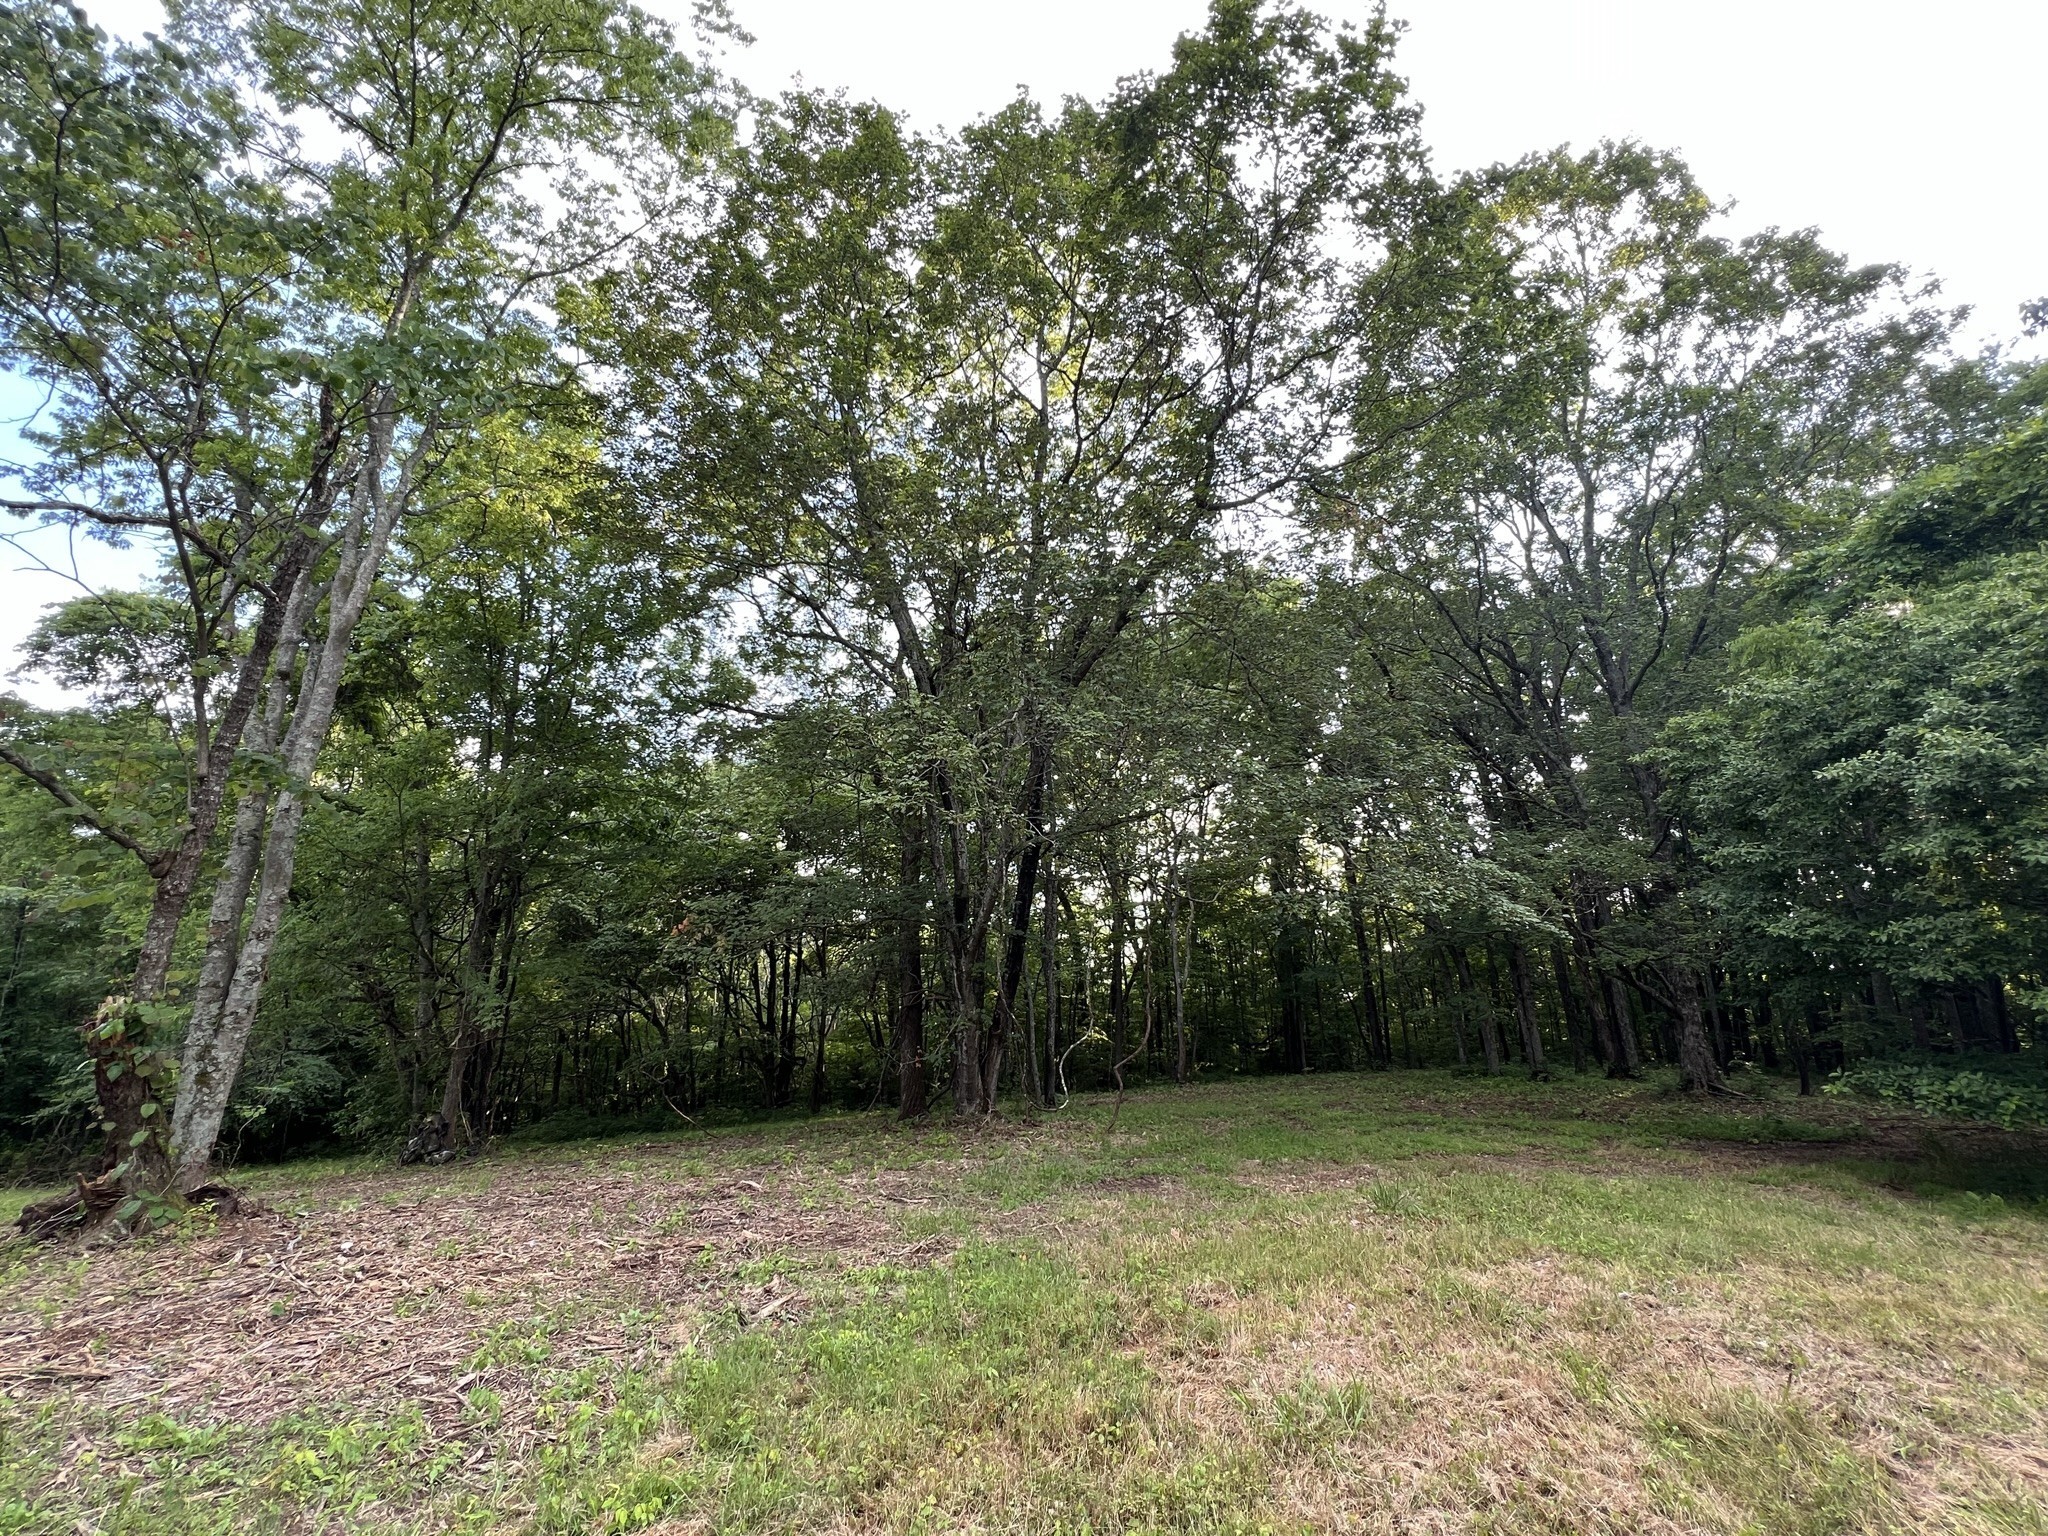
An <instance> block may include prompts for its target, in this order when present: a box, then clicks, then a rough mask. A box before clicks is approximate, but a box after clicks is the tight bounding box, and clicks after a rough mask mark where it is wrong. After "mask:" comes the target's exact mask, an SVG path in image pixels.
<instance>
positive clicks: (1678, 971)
mask: <svg viewBox="0 0 2048 1536" xmlns="http://www.w3.org/2000/svg"><path fill="white" fill-rule="evenodd" d="M1664 984H1665V985H1666V986H1667V987H1669V988H1670V989H1671V999H1672V1002H1673V1003H1675V1004H1676V1005H1677V1008H1678V1080H1679V1085H1680V1086H1681V1087H1683V1088H1685V1089H1686V1090H1687V1091H1688V1092H1693V1093H1718V1092H1720V1091H1721V1089H1722V1088H1723V1087H1724V1086H1725V1085H1724V1083H1723V1082H1722V1079H1721V1068H1720V1066H1719V1065H1718V1064H1717V1063H1716V1062H1715V1060H1714V1045H1713V1042H1712V1041H1711V1040H1709V1039H1708V1038H1707V1026H1706V1021H1705V1019H1704V1018H1703V1017H1702V1016H1701V1013H1700V980H1699V977H1698V976H1696V975H1694V974H1693V970H1692V967H1691V966H1689V965H1685V964H1683V963H1682V962H1680V961H1676V960H1674V961H1671V962H1669V963H1668V964H1667V965H1666V966H1665V967H1664Z"/></svg>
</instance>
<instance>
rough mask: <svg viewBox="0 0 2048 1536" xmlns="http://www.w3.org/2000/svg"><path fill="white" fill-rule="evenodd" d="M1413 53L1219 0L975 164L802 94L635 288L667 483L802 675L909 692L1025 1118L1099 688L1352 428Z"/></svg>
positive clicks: (979, 972) (862, 111)
mask: <svg viewBox="0 0 2048 1536" xmlns="http://www.w3.org/2000/svg"><path fill="white" fill-rule="evenodd" d="M1390 36H1391V34H1390V32H1389V31H1388V29H1387V28H1385V27H1384V26H1383V25H1379V24H1375V26H1374V27H1373V28H1371V29H1369V30H1368V31H1367V32H1366V33H1365V34H1363V35H1359V36H1353V35H1351V34H1348V33H1340V34H1335V35H1330V34H1326V33H1324V32H1322V31H1320V30H1319V29H1318V27H1317V26H1316V24H1315V23H1313V21H1312V20H1311V19H1309V18H1306V17H1304V16H1301V15H1298V14H1295V13H1291V12H1267V11H1265V10H1262V9H1260V8H1258V7H1255V6H1252V5H1248V4H1242V3H1224V4H1219V5H1218V6H1217V7H1216V9H1215V10H1214V12H1213V13H1212V16H1211V21H1210V26H1209V29H1208V30H1207V31H1206V32H1205V33H1203V34H1201V35H1199V36H1195V37H1190V38H1185V39H1183V40H1182V42H1181V44H1180V45H1179V47H1178V49H1177V51H1176V54H1175V62H1174V67H1173V69H1172V70H1170V71H1169V72H1168V73H1167V74H1165V75H1162V76H1160V77H1158V78H1157V79H1147V80H1140V81H1135V82H1132V83H1131V84H1130V85H1128V86H1127V87H1126V88H1125V89H1124V90H1123V91H1121V92H1120V93H1119V94H1118V95H1117V96H1116V97H1115V98H1113V99H1112V100H1111V101H1110V102H1109V103H1108V104H1107V105H1106V106H1104V107H1101V108H1095V107H1090V106H1087V105H1084V104H1081V103H1070V104H1069V105H1068V106H1067V108H1066V109H1065V111H1064V112H1063V113H1062V114H1061V115H1060V116H1059V117H1058V118H1056V119H1054V120H1051V121H1047V120H1045V119H1044V118H1043V117H1042V116H1041V115H1040V114H1039V113H1038V112H1037V111H1036V109H1035V108H1033V107H1032V106H1030V105H1029V104H1028V103H1023V102H1020V103H1017V104H1016V105H1014V106H1012V107H1011V108H1009V109H1007V110H1006V111H1004V112H1002V113H1000V114H998V115H997V116H995V117H993V118H991V119H989V120H987V121H986V122H984V123H983V124H981V125H979V126H977V127H976V128H974V129H973V130H971V131H970V132H969V133H968V134H967V135H965V136H964V138H963V139H962V140H961V141H959V142H958V143H952V142H943V141H922V140H915V139H911V138H909V137H907V136H906V135H905V134H904V133H903V132H902V130H901V129H900V127H899V125H898V124H897V123H896V122H895V121H894V119H893V118H891V117H890V116H889V115H888V114H887V113H885V112H882V111H880V110H877V109H872V108H865V107H852V106H847V105H845V104H842V103H837V102H827V101H821V100H818V99H815V98H804V97H798V98H792V99H791V100H789V101H788V102H786V103H785V105H784V108H783V110H782V112H781V113H780V114H777V115H774V116H766V117H764V118H763V120H762V123H761V125H760V127H759V129H758V131H757V136H756V141H755V143H754V145H753V146H752V147H751V149H750V150H749V152H748V153H747V154H746V155H745V156H744V157H742V158H740V159H737V160H736V161H735V162H734V169H733V171H732V173H731V175H730V177H729V180H728V181H727V183H726V184H725V185H724V186H723V187H722V188H721V191H720V196H719V199H718V203H717V206H716V208H715V210H714V213H713V217H712V222H711V225H710V227H709V229H708V230H707V231H706V232H705V233H704V234H703V236H702V237H697V236H694V235H693V236H692V238H690V239H689V240H688V241H687V242H686V243H684V244H682V245H681V246H679V247H678V248H676V249H674V250H672V251H670V252H668V253H666V254H665V255H664V256H663V257H661V258H659V259H657V260H655V261H654V262H652V263H651V264H650V267H649V270H648V271H647V272H646V273H645V274H644V275H643V276H642V277H641V278H640V279H639V280H638V281H637V282H636V283H635V284H633V285H631V287H629V288H627V289H625V290H623V291H622V292H621V293H620V295H619V299H618V303H619V316H620V324H619V327H618V329H617V330H616V331H615V333H614V334H615V335H616V336H617V337H618V341H617V343H616V346H617V354H616V355H617V358H618V361H619V363H620V366H621V369H622V371H623V372H624V374H625V375H626V377H627V379H628V381H629V382H628V383H627V385H626V387H625V389H624V391H623V393H622V395H621V401H620V403H621V407H622V414H623V415H624V416H625V417H626V418H628V419H630V420H632V421H633V422H634V423H635V424H636V426H635V428H634V430H633V432H632V435H631V439H630V440H631V441H632V443H633V453H634V469H635V472H636V473H637V474H638V475H639V476H640V477H641V479H642V481H643V483H644V484H645V485H646V486H647V488H648V489H647V494H648V495H649V496H650V498H652V499H653V501H654V502H655V503H656V504H657V505H661V506H664V507H669V508H674V509H676V513H674V514H671V515H672V516H676V520H677V521H679V522H682V523H684V524H686V525H689V526H692V527H695V528H699V529H702V530H703V531H704V538H705V541H706V546H707V553H706V558H707V560H710V561H712V562H713V563H716V564H719V565H722V566H724V567H725V568H727V569H729V570H730V571H731V572H732V573H733V579H734V581H735V583H736V584H737V585H738V586H739V587H740V588H741V589H742V590H744V591H746V592H747V594H748V597H749V600H750V601H752V602H754V603H755V604H756V606H757V607H758V609H759V612H760V628H761V633H762V634H764V635H772V636H773V637H775V642H776V651H777V654H778V659H781V660H783V661H785V662H786V663H793V664H796V665H798V666H800V667H801V668H802V669H803V670H804V671H805V673H807V674H808V676H809V677H810V678H812V679H814V682H813V684H812V686H814V687H816V688H819V689H821V690H826V691H839V690H849V691H850V690H874V692H875V693H876V694H878V695H879V696H881V697H883V698H886V699H888V700H889V701H890V706H889V708H888V709H887V710H886V711H885V712H884V713H883V715H882V716H881V719H880V724H879V732H878V739H879V740H880V741H881V742H883V743H886V744H887V751H886V752H885V753H884V755H883V756H882V757H881V758H879V759H878V761H877V764H876V767H877V770H878V771H879V772H880V773H881V774H882V776H883V778H884V780H885V782H886V783H887V784H888V786H889V793H890V795H891V796H892V797H893V799H894V800H895V802H896V803H897V804H898V805H899V806H900V807H901V809H902V814H903V816H904V818H905V821H904V827H905V831H904V838H905V844H906V847H907V848H908V847H916V848H918V849H920V850H921V851H922V855H923V857H924V858H925V860H926V862H927V863H928V865H929V867H930V870H931V876H932V880H931V891H932V897H933V900H932V907H931V914H932V926H933V927H934V928H935V930H936V932H937V935H938V937H939V940H940V949H941V954H942V957H943V964H942V966H941V973H942V977H943V981H944V986H945V992H946V996H947V1001H948V1004H949V1010H950V1013H951V1016H952V1017H951V1029H950V1033H951V1036H952V1048H953V1049H952V1057H953V1078H954V1096H955V1101H956V1104H957V1105H958V1106H959V1107H961V1108H962V1109H980V1110H984V1111H985V1110H987V1109H988V1108H990V1107H991V1106H992V1104H993V1101H994V1095H995V1093H996V1084H997V1081H998V1077H999V1074H1000V1071H1001V1069H1002V1065H1003V1061H1004V1056H1005V1052H1006V1050H1007V1048H1008V1046H1009V1043H1010V1040H1011V1037H1012V1034H1013V1032H1014V1028H1015V1022H1016V1006H1017V1000H1018V997H1019V988H1020V986H1021V984H1022V980H1023V976H1024V972H1025V968H1026V961H1027V957H1028V953H1029V943H1028V940H1029V932H1030V926H1031V923H1032V920H1033V918H1032V914H1033V912H1034V911H1035V910H1036V902H1035V897H1036V894H1037V882H1038V878H1039V871H1040V869H1041V867H1042V865H1043V861H1044V858H1045V853H1046V848H1047V821H1046V817H1047V808H1048V805H1049V803H1050V798H1051V796H1052V794H1053V792H1054V790H1053V786H1054V782H1055V779H1056V775H1057V773H1058V772H1059V768H1060V762H1061V758H1062V756H1063V753H1064V751H1065V749H1066V744H1065V741H1064V737H1065V734H1066V732H1067V731H1068V729H1069V728H1070V725H1071V723H1072V722H1073V721H1074V720H1075V719H1077V718H1079V717H1080V716H1082V715H1085V714H1086V713H1087V712H1088V706H1087V704H1086V702H1085V700H1086V697H1087V695H1088V691H1089V690H1090V688H1091V687H1092V686H1093V684H1094V680H1095V678H1096V675H1097V671H1098V669H1099V668H1100V667H1101V666H1102V665H1103V663H1104V660H1105V658H1107V657H1108V656H1109V655H1110V654H1111V653H1112V652H1113V651H1114V650H1115V649H1116V648H1117V646H1118V645H1119V644H1120V643H1121V642H1122V640H1123V638H1124V637H1125V636H1126V635H1127V634H1129V633H1130V632H1132V631H1133V630H1134V629H1135V628H1136V627H1137V626H1139V625H1141V624H1142V623H1143V622H1144V620H1145V617H1146V615H1147V614H1148V612H1150V611H1151V610H1152V609H1153V608H1154V606H1155V605H1156V604H1158V603H1160V602H1161V601H1163V600H1165V598H1166V596H1167V595H1168V594H1169V593H1170V592H1171V591H1172V590H1174V589H1175V587H1176V585H1177V584H1179V583H1182V582H1187V581H1193V580H1196V579H1198V577H1199V573H1200V571H1201V569H1202V565H1203V562H1204V561H1205V560H1206V558H1207V551H1208V549H1209V541H1210V539H1211V538H1212V536H1213V534H1214V532H1215V531H1216V529H1217V527H1218V525H1219V522H1220V521H1221V520H1222V519H1223V518H1225V517H1227V516H1231V515H1240V514H1241V515H1249V514H1251V513H1252V512H1253V511H1254V509H1260V508H1268V507H1271V506H1273V505H1275V504H1276V502H1277V500H1278V499H1279V498H1281V497H1283V496H1284V495H1285V494H1286V493H1287V492H1288V490H1289V488H1290V487H1292V486H1294V485H1295V484H1297V483H1299V481H1300V480H1301V479H1302V477H1303V476H1304V475H1305V474H1306V473H1307V471H1308V470H1309V469H1310V468H1311V467H1312V466H1314V465H1315V464H1317V463H1318V462H1319V460H1320V459H1321V458H1322V457H1323V456H1324V455H1325V453H1326V452H1327V451H1329V449H1330V446H1331V444H1332V442H1333V440H1334V439H1335V437H1336V436H1337V435H1338V428H1339V419H1338V413H1337V411H1336V410H1335V409H1334V407H1333V405H1332V396H1331V393H1330V389H1331V382H1330V381H1331V378H1332V376H1333V373H1334V372H1335V370H1336V369H1337V367H1338V365H1339V362H1340V359H1341V357H1342V354H1343V352H1344V338H1343V336H1342V335H1341V333H1339V332H1338V331H1337V330H1336V329H1335V328H1334V327H1335V323H1336V321H1337V319H1338V317H1339V314H1340V312H1341V308H1342V306H1341V302H1340V300H1341V296H1342V293H1343V290H1344V287H1345V284H1346V280H1347V279H1346V270H1347V269H1346V266H1345V263H1344V262H1343V261H1342V260H1340V259H1338V258H1337V257H1335V256H1333V255H1331V254H1330V241H1331V239H1333V238H1334V237H1335V236H1336V235H1337V233H1338V232H1339V231H1341V230H1343V229H1345V228H1346V227H1347V225H1352V224H1354V221H1355V223H1356V225H1358V226H1363V227H1366V228H1369V227H1370V224H1371V221H1372V219H1374V218H1380V217H1386V216H1388V210H1387V207H1386V204H1387V203H1388V202H1389V201H1391V199H1390V197H1389V195H1388V188H1389V186H1390V185H1392V184H1395V183H1398V182H1399V180H1400V179H1401V177H1402V175H1403V174H1404V173H1405V167H1406V165H1407V162H1408V159H1409V157H1410V155H1411V153H1412V145H1411V142H1410V127H1411V116H1410V113H1409V112H1408V110H1407V109H1406V108H1405V107H1404V106H1403V105H1402V104H1401V102H1400V99H1399V95H1398V85H1397V83H1396V82H1395V81H1394V80H1393V79H1392V77H1391V76H1390V75H1389V74H1388V73H1387V71H1386V64H1385V58H1386V52H1387V47H1388V44H1389V40H1390ZM678 514H679V515H678ZM907 857H908V855H906V859H907ZM906 867H907V864H906ZM905 921H906V922H908V921H921V918H919V917H918V916H917V915H916V913H915V910H913V912H912V913H910V914H906V917H905ZM992 946H993V947H994V949H995V951H996V953H995V954H994V955H993V956H992V955H991V947H992ZM908 948H909V941H908V939H906V940H905V953H906V955H907V954H908ZM992 967H993V972H992V970H991V968H992ZM991 989H993V1004H992V1009H991V1004H990V998H989V994H990V992H991ZM906 995H908V994H907V992H906ZM909 1037H910V1036H909V1033H908V1032H906V1036H905V1038H906V1039H908V1038H909Z"/></svg>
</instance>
